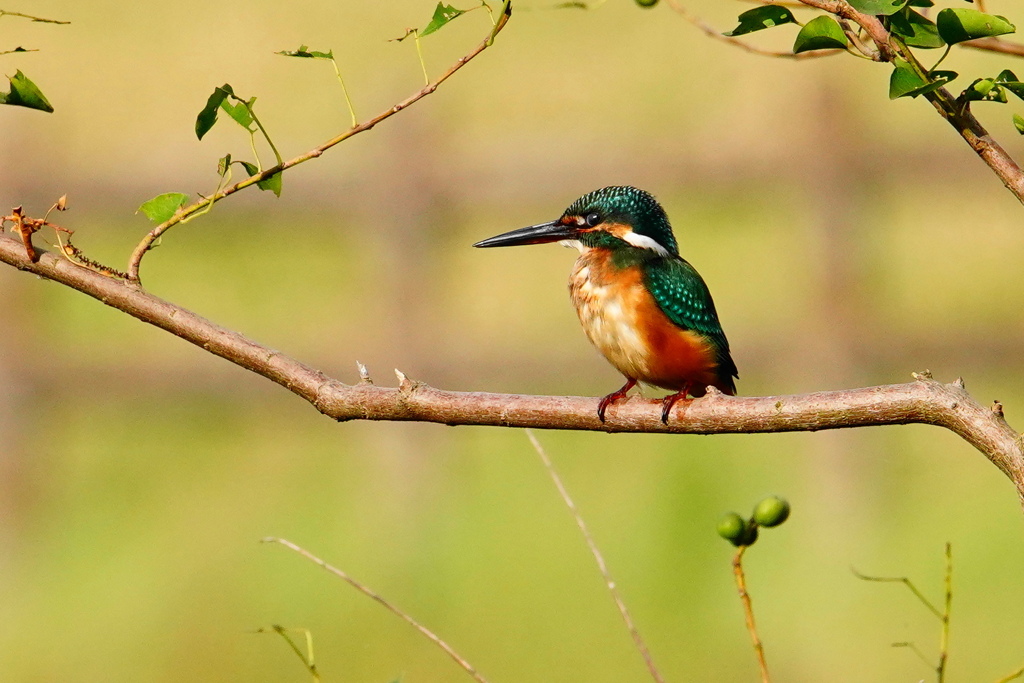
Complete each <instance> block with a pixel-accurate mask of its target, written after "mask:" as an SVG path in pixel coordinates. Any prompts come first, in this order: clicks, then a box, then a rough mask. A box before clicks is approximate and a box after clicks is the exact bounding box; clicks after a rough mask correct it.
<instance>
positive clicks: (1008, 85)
mask: <svg viewBox="0 0 1024 683" xmlns="http://www.w3.org/2000/svg"><path fill="white" fill-rule="evenodd" d="M996 83H998V84H999V86H1000V87H1002V88H1005V89H1007V90H1009V91H1010V92H1012V93H1013V94H1014V95H1016V96H1017V97H1019V98H1021V99H1022V100H1024V83H1022V82H1020V81H1019V80H1017V74H1015V73H1013V72H1012V71H1010V70H1009V69H1003V70H1002V71H1000V72H999V75H998V76H996Z"/></svg>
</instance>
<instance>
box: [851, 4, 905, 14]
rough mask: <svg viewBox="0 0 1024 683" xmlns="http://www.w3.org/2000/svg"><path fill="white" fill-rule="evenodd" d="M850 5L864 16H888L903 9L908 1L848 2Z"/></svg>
mask: <svg viewBox="0 0 1024 683" xmlns="http://www.w3.org/2000/svg"><path fill="white" fill-rule="evenodd" d="M849 1H850V5H851V6H852V7H853V8H854V9H855V10H857V11H858V12H863V13H864V14H876V15H877V14H881V15H884V16H889V15H890V14H895V13H896V12H899V11H900V10H901V9H903V6H904V5H906V4H907V2H908V0H849Z"/></svg>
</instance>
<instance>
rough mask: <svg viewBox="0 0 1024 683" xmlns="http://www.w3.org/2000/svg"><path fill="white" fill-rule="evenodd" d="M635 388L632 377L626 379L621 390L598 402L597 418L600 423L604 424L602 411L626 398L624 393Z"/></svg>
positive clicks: (634, 381)
mask: <svg viewBox="0 0 1024 683" xmlns="http://www.w3.org/2000/svg"><path fill="white" fill-rule="evenodd" d="M635 386H636V380H635V379H633V378H632V377H627V378H626V383H625V384H623V385H622V388H621V389H619V390H618V391H613V392H612V393H610V394H608V395H607V396H605V397H604V398H602V399H601V400H600V402H598V404H597V416H598V417H599V418H601V422H604V411H605V410H607V408H608V406H609V405H611V404H612V403H615V402H616V401H618V400H619V399H620V398H626V393H628V392H629V390H630V389H632V388H633V387H635Z"/></svg>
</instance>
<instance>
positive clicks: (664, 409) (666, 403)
mask: <svg viewBox="0 0 1024 683" xmlns="http://www.w3.org/2000/svg"><path fill="white" fill-rule="evenodd" d="M689 393H690V385H689V384H686V385H684V386H683V388H682V389H680V390H679V391H677V392H676V393H674V394H669V395H668V396H666V397H665V398H663V399H661V422H662V424H668V415H669V413H671V412H672V406H674V405H675V404H676V401H678V400H679V399H681V398H686V395H687V394H689Z"/></svg>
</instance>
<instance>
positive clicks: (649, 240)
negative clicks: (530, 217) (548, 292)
mask: <svg viewBox="0 0 1024 683" xmlns="http://www.w3.org/2000/svg"><path fill="white" fill-rule="evenodd" d="M563 240H566V241H570V242H579V243H580V244H582V245H583V246H584V247H604V248H610V249H615V248H617V247H623V248H624V247H627V246H632V247H638V248H641V249H649V250H651V251H654V252H656V253H659V254H662V255H666V256H667V255H670V254H671V255H674V256H678V255H679V248H678V246H677V245H676V238H675V236H674V235H673V234H672V226H671V225H670V224H669V222H668V216H667V215H666V214H665V210H664V209H663V208H661V204H659V203H658V201H657V200H656V199H655V198H654V197H652V196H651V195H650V194H648V193H647V192H644V191H643V190H639V189H637V188H635V187H627V186H613V187H605V188H602V189H600V190H595V191H594V192H591V193H589V194H585V195H583V196H582V197H580V198H579V199H577V200H576V201H575V202H573V203H572V204H571V205H570V206H569V208H568V209H566V210H565V211H564V212H563V213H562V216H561V217H560V218H559V219H558V220H556V221H552V222H550V223H542V224H540V225H533V226H530V227H528V228H522V229H520V230H513V231H512V232H507V233H504V234H502V235H498V236H496V237H491V238H490V239H486V240H483V241H482V242H477V243H476V244H475V245H473V246H477V247H506V246H513V245H517V244H541V243H544V242H557V241H563Z"/></svg>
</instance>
